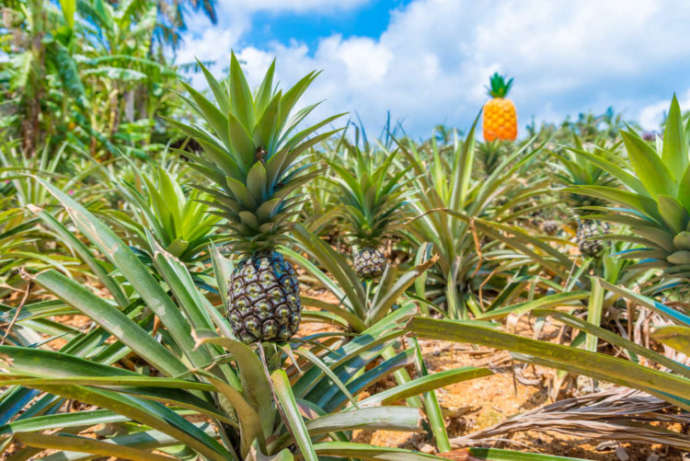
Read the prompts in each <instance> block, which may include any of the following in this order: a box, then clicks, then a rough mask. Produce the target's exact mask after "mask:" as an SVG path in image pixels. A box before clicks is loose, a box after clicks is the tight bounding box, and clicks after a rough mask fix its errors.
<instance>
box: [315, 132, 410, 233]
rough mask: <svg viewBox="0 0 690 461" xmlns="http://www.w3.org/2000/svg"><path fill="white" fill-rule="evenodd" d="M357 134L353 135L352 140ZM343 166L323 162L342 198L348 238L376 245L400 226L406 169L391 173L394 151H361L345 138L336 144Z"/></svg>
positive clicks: (372, 149)
mask: <svg viewBox="0 0 690 461" xmlns="http://www.w3.org/2000/svg"><path fill="white" fill-rule="evenodd" d="M358 131H359V130H356V131H355V139H356V140H357V139H359V138H358V137H357V133H358ZM340 148H343V155H341V156H340V158H341V159H344V161H345V162H346V165H341V164H340V163H337V162H335V161H334V160H332V159H328V158H326V159H325V161H326V163H327V164H328V165H329V166H330V168H331V170H332V171H333V173H335V174H334V176H333V177H329V178H327V180H328V181H329V182H330V183H331V184H333V185H334V186H335V187H336V188H337V189H338V190H339V191H340V192H341V194H342V196H341V200H342V202H343V205H342V206H343V210H344V212H345V217H346V219H347V221H348V224H349V227H350V234H351V236H352V237H354V239H355V240H357V241H358V242H360V243H362V244H367V245H374V246H375V245H377V244H378V243H379V241H380V239H382V238H384V237H385V236H386V235H389V234H391V233H392V232H393V231H394V230H395V228H396V227H397V226H398V225H399V224H400V223H401V222H402V219H401V218H402V214H403V213H402V208H404V206H405V205H406V201H405V198H406V192H405V183H406V180H405V179H404V178H407V177H408V172H409V169H402V170H400V171H392V169H393V168H394V167H393V165H394V160H395V157H396V154H397V151H392V152H388V151H386V150H383V149H375V148H373V147H372V146H371V144H369V143H368V142H367V143H365V144H364V147H360V146H359V143H358V142H355V143H351V142H349V141H348V140H347V139H346V138H345V136H343V137H342V138H341V140H340V142H339V145H338V149H340Z"/></svg>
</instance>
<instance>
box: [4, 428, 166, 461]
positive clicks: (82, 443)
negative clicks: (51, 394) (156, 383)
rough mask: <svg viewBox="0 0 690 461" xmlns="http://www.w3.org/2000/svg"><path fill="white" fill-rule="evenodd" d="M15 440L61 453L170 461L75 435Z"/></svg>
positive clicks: (24, 435) (29, 435) (28, 435)
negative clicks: (70, 452) (72, 452)
mask: <svg viewBox="0 0 690 461" xmlns="http://www.w3.org/2000/svg"><path fill="white" fill-rule="evenodd" d="M15 439H16V440H18V441H20V442H22V443H24V444H25V445H28V446H30V447H36V448H42V449H52V450H60V451H62V452H69V451H74V452H78V453H79V452H81V453H91V454H94V455H100V456H106V457H111V456H115V457H117V458H118V459H131V460H133V461H170V459H171V458H170V457H169V456H163V455H157V454H155V453H152V452H151V451H149V450H140V449H137V448H132V447H125V446H121V445H116V444H113V443H109V442H106V441H101V440H96V439H92V438H87V437H79V436H75V435H69V436H60V435H48V434H42V433H36V432H33V433H22V434H17V435H16V436H15Z"/></svg>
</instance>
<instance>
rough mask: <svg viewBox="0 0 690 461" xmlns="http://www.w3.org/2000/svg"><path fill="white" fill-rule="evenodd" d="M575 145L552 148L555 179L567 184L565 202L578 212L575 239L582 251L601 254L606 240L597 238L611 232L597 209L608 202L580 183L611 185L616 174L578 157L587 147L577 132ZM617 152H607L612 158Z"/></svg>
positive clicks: (596, 254) (586, 184)
mask: <svg viewBox="0 0 690 461" xmlns="http://www.w3.org/2000/svg"><path fill="white" fill-rule="evenodd" d="M573 143H574V146H575V147H573V148H568V149H565V150H563V151H551V152H550V153H551V155H552V156H553V157H554V158H555V159H557V161H556V162H552V163H551V164H550V166H551V168H552V169H553V171H554V177H555V179H556V180H557V181H558V182H560V183H561V184H563V185H564V186H566V187H565V189H563V197H564V203H565V205H567V206H568V208H569V209H570V210H571V211H572V212H573V213H574V214H575V220H574V222H575V226H576V232H575V242H576V243H577V246H578V248H579V249H580V253H581V254H582V255H584V256H589V257H596V256H598V255H599V254H601V250H603V248H604V243H603V242H602V241H601V240H596V239H595V237H596V236H597V235H601V234H602V233H606V232H608V231H609V226H608V224H606V223H601V222H599V221H597V220H596V219H595V218H594V217H593V216H594V213H595V212H594V211H593V210H594V209H595V208H596V207H601V206H603V205H605V203H606V201H605V200H602V199H601V198H598V197H592V196H591V195H588V194H583V193H581V192H580V190H579V189H578V187H579V186H594V187H608V186H614V184H615V177H614V176H612V175H611V174H610V173H609V172H608V171H606V169H604V168H601V166H599V164H598V163H596V162H592V161H590V160H588V159H585V158H578V155H579V153H580V152H585V147H584V145H583V143H582V141H581V140H580V138H579V137H578V136H577V135H575V134H573ZM604 146H605V145H604V144H602V143H600V144H599V145H597V149H599V151H600V152H601V154H599V157H603V156H604V154H603V149H604ZM613 156H614V154H613V153H610V154H607V157H608V158H609V159H612V158H613Z"/></svg>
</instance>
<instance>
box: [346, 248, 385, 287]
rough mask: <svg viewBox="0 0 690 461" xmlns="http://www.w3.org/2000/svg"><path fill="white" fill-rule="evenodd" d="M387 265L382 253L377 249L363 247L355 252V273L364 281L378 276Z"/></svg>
mask: <svg viewBox="0 0 690 461" xmlns="http://www.w3.org/2000/svg"><path fill="white" fill-rule="evenodd" d="M387 263H388V261H387V259H386V257H385V256H384V254H383V252H382V251H381V250H379V249H378V248H371V247H364V248H360V249H358V250H357V251H355V256H354V266H355V272H357V275H358V276H359V277H360V278H363V279H365V280H367V279H372V278H376V277H378V276H380V275H381V274H382V273H383V270H384V269H385V268H386V264H387Z"/></svg>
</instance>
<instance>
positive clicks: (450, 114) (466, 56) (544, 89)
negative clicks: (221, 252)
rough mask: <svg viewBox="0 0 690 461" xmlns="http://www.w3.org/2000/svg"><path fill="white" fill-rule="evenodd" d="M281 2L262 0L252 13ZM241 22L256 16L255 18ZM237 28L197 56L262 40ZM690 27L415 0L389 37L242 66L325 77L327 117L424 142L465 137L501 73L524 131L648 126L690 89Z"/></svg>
mask: <svg viewBox="0 0 690 461" xmlns="http://www.w3.org/2000/svg"><path fill="white" fill-rule="evenodd" d="M363 2H364V0H350V1H347V2H344V3H343V4H344V5H345V7H346V8H355V7H357V6H359V5H360V4H362V3H363ZM227 3H228V4H235V2H227ZM278 3H281V4H282V2H279V0H258V1H256V2H254V6H252V8H255V9H264V8H266V9H267V8H272V7H277V6H276V5H277V4H278ZM322 3H323V2H318V1H317V0H300V1H298V2H285V4H291V5H293V6H292V8H293V11H307V10H308V9H310V8H311V9H313V10H314V11H317V10H319V11H324V10H320V6H318V5H321V4H322ZM224 4H225V3H224ZM317 4H318V5H317ZM230 14H234V15H235V18H238V17H245V18H248V17H250V15H251V11H249V10H247V9H245V10H243V12H241V13H238V12H237V11H234V12H233V13H230ZM243 14H245V15H246V16H242V15H243ZM238 15H239V16H238ZM386 19H387V18H381V20H382V21H385V20H386ZM235 21H236V27H235V32H234V33H232V34H230V35H227V36H226V35H224V36H221V37H218V36H213V35H211V36H209V37H206V34H209V35H210V34H211V33H210V30H211V29H209V30H207V31H206V32H205V33H204V35H202V36H201V38H199V39H198V43H194V45H188V46H186V49H187V48H190V47H191V48H194V51H195V52H196V55H197V56H200V57H201V58H202V59H207V57H206V56H205V55H203V54H202V53H201V51H205V50H207V47H208V46H210V48H211V49H210V50H208V52H209V55H211V56H214V57H215V56H216V55H217V54H218V53H221V52H222V53H227V50H228V47H229V46H234V45H237V44H241V40H240V37H241V36H243V35H244V34H247V33H251V30H250V29H249V28H248V26H247V24H249V23H250V21H246V22H242V21H239V20H238V19H236V20H235ZM688 23H690V8H685V7H683V4H682V3H681V2H677V1H671V0H644V1H643V0H636V1H632V0H627V1H626V0H607V1H601V0H580V1H579V2H572V1H566V0H560V1H552V2H543V1H541V0H505V1H501V2H493V3H491V7H487V4H486V3H483V2H476V1H474V0H416V1H414V2H412V3H411V4H409V5H408V6H406V7H405V8H403V9H399V10H396V11H393V12H392V13H391V18H390V23H389V25H388V28H387V29H386V30H385V31H384V32H383V33H382V34H381V36H380V37H376V38H373V39H372V38H367V37H348V38H343V37H341V36H340V35H332V36H329V37H324V38H322V39H321V40H320V41H319V42H318V45H317V46H316V48H315V49H312V50H309V49H308V48H307V46H306V45H305V44H303V43H299V42H296V41H292V42H291V43H273V44H267V45H265V46H264V47H263V49H258V48H254V47H246V48H244V49H242V50H241V51H240V56H241V58H242V59H243V60H244V61H245V62H246V63H247V68H248V72H249V73H250V75H253V76H254V77H253V78H254V79H256V80H258V79H259V78H260V76H261V74H262V72H263V70H264V69H265V67H266V65H267V64H268V63H269V62H270V60H271V59H272V57H273V56H277V58H278V61H277V72H278V75H279V77H280V78H281V79H282V80H283V81H284V82H285V83H293V82H294V81H296V80H297V79H298V78H299V77H300V76H301V75H303V74H305V73H306V72H308V71H310V70H312V69H322V70H323V74H322V75H321V76H320V77H319V79H318V80H317V81H316V83H315V85H314V88H313V92H312V93H311V95H310V97H311V98H312V100H318V99H327V101H326V103H324V105H323V107H322V108H321V115H325V114H327V113H334V112H341V111H345V110H346V111H350V112H352V113H354V112H358V113H359V114H360V115H361V116H362V118H363V120H364V121H365V123H367V124H368V125H369V126H371V127H373V128H375V129H377V128H378V127H379V126H380V125H381V123H382V122H383V120H384V117H385V112H386V110H388V109H390V110H391V112H392V116H393V118H400V119H403V120H404V121H405V126H406V128H408V129H409V130H410V131H411V132H413V133H414V134H418V135H425V134H428V132H429V130H430V129H431V128H432V127H433V126H434V125H436V124H437V123H441V122H443V123H447V124H449V125H456V126H460V127H461V128H466V127H467V125H468V124H469V123H470V122H471V120H472V119H473V118H474V116H475V115H476V113H477V111H478V110H479V109H480V107H481V105H482V103H483V102H484V101H485V99H486V95H485V89H484V87H485V85H486V84H487V81H488V76H489V75H490V73H492V72H494V71H501V72H507V73H509V74H510V75H511V76H514V77H515V84H514V88H513V91H512V93H511V97H512V98H513V99H514V101H515V103H516V105H517V107H518V112H519V114H520V125H521V127H524V125H525V124H526V123H528V122H529V119H530V118H531V116H532V115H535V116H536V118H537V120H556V119H558V118H560V117H563V116H565V115H566V114H567V113H571V114H574V115H575V114H577V112H580V111H588V110H594V111H597V112H599V111H603V110H605V109H606V107H608V106H609V105H613V106H614V108H616V109H617V110H625V114H626V115H627V116H639V118H640V121H641V122H642V121H643V120H642V119H643V118H644V123H648V122H650V121H651V120H653V119H654V117H657V116H658V113H659V109H658V107H662V106H661V102H663V101H668V98H670V95H671V92H672V91H674V90H676V91H679V92H684V91H685V90H686V89H687V85H688V83H687V80H686V75H687V74H686V71H690V59H689V58H690V41H689V40H687V39H686V35H687V32H686V31H687V24H688ZM242 24H245V26H244V29H243V27H242ZM208 42H212V43H211V44H210V45H209V44H208ZM223 47H225V48H224V49H223ZM689 96H690V93H689ZM660 101H661V102H660ZM664 104H665V106H667V105H668V102H665V103H664ZM662 110H663V109H662ZM650 123H651V122H650Z"/></svg>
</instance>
